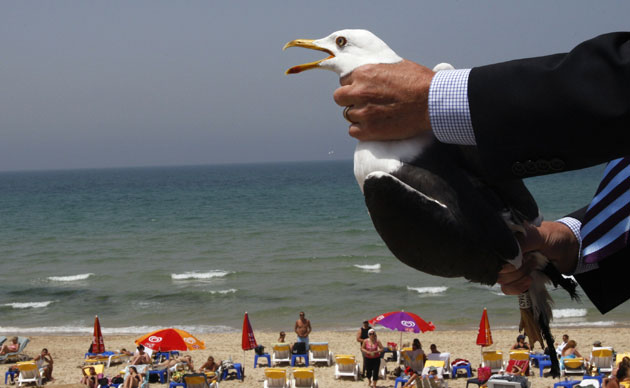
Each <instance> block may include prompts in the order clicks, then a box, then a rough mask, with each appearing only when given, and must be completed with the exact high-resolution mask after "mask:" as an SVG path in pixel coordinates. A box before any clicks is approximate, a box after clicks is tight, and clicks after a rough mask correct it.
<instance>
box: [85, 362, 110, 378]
mask: <svg viewBox="0 0 630 388" xmlns="http://www.w3.org/2000/svg"><path fill="white" fill-rule="evenodd" d="M90 368H94V372H96V374H97V375H101V376H99V378H101V377H103V376H102V375H103V372H104V371H105V364H96V365H87V366H84V367H82V368H81V369H83V370H84V371H85V373H86V374H89V373H90Z"/></svg>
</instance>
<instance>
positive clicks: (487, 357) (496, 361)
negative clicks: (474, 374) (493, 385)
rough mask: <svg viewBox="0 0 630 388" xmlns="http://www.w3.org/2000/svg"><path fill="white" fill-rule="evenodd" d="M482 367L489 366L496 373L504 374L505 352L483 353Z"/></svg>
mask: <svg viewBox="0 0 630 388" xmlns="http://www.w3.org/2000/svg"><path fill="white" fill-rule="evenodd" d="M481 366H487V367H489V368H490V371H491V372H492V373H493V374H494V373H503V352H501V351H498V350H494V351H487V352H483V355H482V362H481Z"/></svg>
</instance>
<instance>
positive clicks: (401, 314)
mask: <svg viewBox="0 0 630 388" xmlns="http://www.w3.org/2000/svg"><path fill="white" fill-rule="evenodd" d="M369 322H370V323H371V324H373V325H374V324H377V325H381V326H383V327H386V328H388V329H390V330H397V331H399V332H400V343H401V344H402V333H403V332H407V333H419V332H423V333H424V332H426V331H433V330H435V325H434V324H433V322H426V321H425V320H424V319H422V318H420V317H419V316H418V315H416V314H414V313H410V312H407V311H404V310H403V311H392V312H389V313H385V314H381V315H377V316H376V317H374V318H372V319H370V320H369Z"/></svg>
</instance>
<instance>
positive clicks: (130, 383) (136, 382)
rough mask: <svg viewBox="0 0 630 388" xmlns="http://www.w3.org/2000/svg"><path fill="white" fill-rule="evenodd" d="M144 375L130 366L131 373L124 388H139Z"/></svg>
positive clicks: (128, 374)
mask: <svg viewBox="0 0 630 388" xmlns="http://www.w3.org/2000/svg"><path fill="white" fill-rule="evenodd" d="M143 378H144V375H142V374H140V373H138V370H137V369H136V368H135V367H133V366H130V367H129V373H127V377H125V383H124V384H123V388H137V387H139V386H140V384H141V383H142V379H143Z"/></svg>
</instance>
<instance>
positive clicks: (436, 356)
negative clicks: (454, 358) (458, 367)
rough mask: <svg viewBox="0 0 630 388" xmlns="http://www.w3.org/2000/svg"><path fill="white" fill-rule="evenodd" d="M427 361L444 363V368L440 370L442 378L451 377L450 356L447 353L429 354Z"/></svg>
mask: <svg viewBox="0 0 630 388" xmlns="http://www.w3.org/2000/svg"><path fill="white" fill-rule="evenodd" d="M427 360H436V361H444V368H443V369H442V375H443V376H444V377H451V354H450V353H448V352H442V353H429V354H427Z"/></svg>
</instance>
